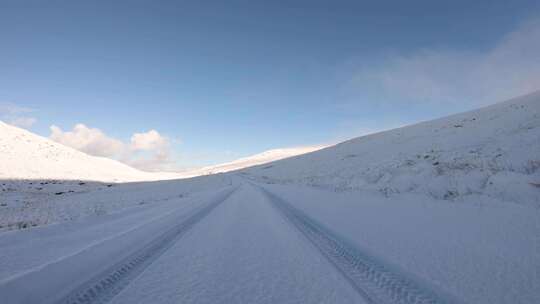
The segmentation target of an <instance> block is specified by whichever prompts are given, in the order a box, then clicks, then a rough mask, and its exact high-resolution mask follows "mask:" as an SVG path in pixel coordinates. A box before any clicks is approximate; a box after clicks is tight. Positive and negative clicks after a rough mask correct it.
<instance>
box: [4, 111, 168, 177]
mask: <svg viewBox="0 0 540 304" xmlns="http://www.w3.org/2000/svg"><path fill="white" fill-rule="evenodd" d="M174 177H175V176H174V175H173V174H161V173H147V172H143V171H140V170H137V169H134V168H132V167H129V166H127V165H125V164H122V163H120V162H118V161H115V160H112V159H108V158H103V157H95V156H90V155H88V154H85V153H82V152H80V151H77V150H75V149H72V148H70V147H66V146H64V145H61V144H59V143H56V142H54V141H52V140H49V139H47V138H44V137H41V136H38V135H36V134H33V133H31V132H29V131H26V130H24V129H21V128H17V127H14V126H11V125H8V124H6V123H4V122H2V121H0V179H2V180H13V179H41V180H43V179H58V180H93V181H102V182H129V181H143V180H159V179H167V178H174Z"/></svg>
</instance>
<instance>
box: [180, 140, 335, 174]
mask: <svg viewBox="0 0 540 304" xmlns="http://www.w3.org/2000/svg"><path fill="white" fill-rule="evenodd" d="M324 147H325V146H308V147H294V148H282V149H272V150H268V151H264V152H261V153H258V154H255V155H252V156H248V157H243V158H239V159H237V160H234V161H231V162H228V163H223V164H219V165H214V166H208V167H203V168H199V169H196V170H192V171H187V172H182V173H181V175H182V176H183V177H193V176H201V175H209V174H216V173H224V172H230V171H234V170H240V169H244V168H248V167H252V166H257V165H261V164H265V163H269V162H273V161H276V160H280V159H284V158H289V157H293V156H297V155H301V154H305V153H309V152H313V151H317V150H320V149H322V148H324Z"/></svg>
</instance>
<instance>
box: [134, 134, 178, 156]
mask: <svg viewBox="0 0 540 304" xmlns="http://www.w3.org/2000/svg"><path fill="white" fill-rule="evenodd" d="M168 145H169V140H168V139H167V138H166V137H163V136H161V134H159V132H158V131H156V130H150V131H148V132H145V133H135V134H133V136H131V147H132V149H134V150H142V151H148V150H161V149H165V148H166V147H167V146H168Z"/></svg>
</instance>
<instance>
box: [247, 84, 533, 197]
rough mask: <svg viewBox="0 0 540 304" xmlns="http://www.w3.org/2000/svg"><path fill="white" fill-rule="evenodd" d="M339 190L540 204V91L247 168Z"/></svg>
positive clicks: (270, 177) (256, 174)
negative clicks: (477, 197)
mask: <svg viewBox="0 0 540 304" xmlns="http://www.w3.org/2000/svg"><path fill="white" fill-rule="evenodd" d="M244 174H249V175H250V176H251V177H252V178H256V179H258V180H260V181H268V182H272V183H283V184H287V183H290V184H305V185H310V186H316V187H319V188H326V189H331V190H334V191H348V190H374V191H377V192H381V193H383V194H385V195H387V196H390V195H395V194H398V193H405V192H413V193H420V194H428V195H429V196H432V197H435V198H438V199H450V200H451V199H456V198H459V197H462V196H465V195H477V194H487V195H489V196H492V197H496V198H498V199H503V200H507V201H514V202H521V203H524V204H538V203H539V202H540V91H538V92H535V93H532V94H529V95H526V96H522V97H518V98H514V99H511V100H509V101H506V102H502V103H498V104H495V105H492V106H489V107H485V108H482V109H479V110H474V111H470V112H465V113H461V114H456V115H452V116H448V117H444V118H440V119H436V120H432V121H428V122H423V123H419V124H415V125H411V126H407V127H403V128H398V129H393V130H390V131H385V132H380V133H376V134H371V135H367V136H362V137H358V138H355V139H352V140H349V141H346V142H343V143H340V144H338V145H335V146H332V147H328V148H325V149H322V150H320V151H316V152H313V153H309V154H305V155H302V156H298V157H294V158H289V159H285V160H281V161H277V162H274V163H271V164H266V165H264V166H259V167H253V168H250V169H246V170H244Z"/></svg>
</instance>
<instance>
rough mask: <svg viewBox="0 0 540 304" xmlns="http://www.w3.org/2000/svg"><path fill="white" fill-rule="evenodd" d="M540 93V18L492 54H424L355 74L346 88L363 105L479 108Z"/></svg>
mask: <svg viewBox="0 0 540 304" xmlns="http://www.w3.org/2000/svg"><path fill="white" fill-rule="evenodd" d="M538 89H540V19H534V20H529V21H528V22H525V23H522V24H521V25H520V26H519V27H518V28H517V29H516V30H515V31H513V32H511V33H509V34H507V35H506V36H505V37H504V38H503V39H501V40H500V41H499V42H498V43H496V44H495V45H494V46H493V47H492V48H491V49H489V50H487V51H482V52H480V51H464V50H449V49H444V50H436V49H433V50H429V49H428V50H422V51H419V52H416V53H413V54H410V55H401V56H392V57H388V58H387V59H386V60H385V61H384V62H383V63H382V64H378V65H376V66H373V65H372V66H364V67H362V68H360V69H359V70H357V71H356V73H355V74H354V76H353V77H352V78H351V80H350V82H349V83H348V84H347V85H346V86H345V90H346V91H349V92H348V93H349V94H351V96H353V97H354V99H356V100H359V101H375V102H379V103H386V104H399V103H432V104H444V103H454V104H461V105H466V106H470V105H472V106H479V105H484V104H488V103H493V102H496V101H502V100H505V99H508V98H511V97H514V96H518V95H522V94H526V93H529V92H532V91H535V90H538Z"/></svg>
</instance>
